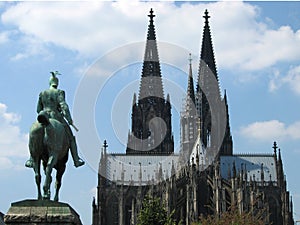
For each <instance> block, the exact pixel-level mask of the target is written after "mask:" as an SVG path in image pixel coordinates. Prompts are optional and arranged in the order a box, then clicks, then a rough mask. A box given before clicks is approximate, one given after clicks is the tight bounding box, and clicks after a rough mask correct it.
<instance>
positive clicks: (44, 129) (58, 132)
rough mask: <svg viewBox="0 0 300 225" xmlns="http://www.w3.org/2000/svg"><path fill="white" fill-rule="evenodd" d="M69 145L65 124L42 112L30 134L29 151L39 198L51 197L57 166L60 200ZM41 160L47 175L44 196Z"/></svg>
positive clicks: (57, 191) (56, 196) (56, 193)
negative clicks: (53, 170) (53, 175)
mask: <svg viewBox="0 0 300 225" xmlns="http://www.w3.org/2000/svg"><path fill="white" fill-rule="evenodd" d="M69 147H70V143H69V140H68V138H67V134H66V131H65V128H64V125H63V124H62V123H61V122H59V121H58V120H55V119H52V118H49V117H48V115H47V113H46V112H42V113H40V114H39V115H38V118H37V121H36V122H35V123H33V125H32V127H31V129H30V134H29V151H30V155H31V157H32V159H33V169H34V172H35V182H36V185H37V190H38V199H50V194H51V193H50V185H51V182H52V177H51V173H52V169H53V168H55V169H56V171H57V172H56V184H55V189H56V191H55V196H54V201H58V195H59V189H60V187H61V179H62V176H63V174H64V172H65V169H66V162H67V161H68V149H69ZM41 162H43V167H44V171H45V176H46V177H45V181H44V186H43V190H44V194H43V196H42V194H41V174H40V167H41Z"/></svg>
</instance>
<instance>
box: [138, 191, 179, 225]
mask: <svg viewBox="0 0 300 225" xmlns="http://www.w3.org/2000/svg"><path fill="white" fill-rule="evenodd" d="M173 214H174V212H173V213H171V215H168V212H167V210H166V208H165V206H164V204H163V203H162V202H161V200H160V199H159V198H152V197H150V196H146V197H145V199H144V201H143V206H142V209H141V211H140V212H139V214H138V223H137V225H176V223H175V222H174V220H173V219H172V215H173Z"/></svg>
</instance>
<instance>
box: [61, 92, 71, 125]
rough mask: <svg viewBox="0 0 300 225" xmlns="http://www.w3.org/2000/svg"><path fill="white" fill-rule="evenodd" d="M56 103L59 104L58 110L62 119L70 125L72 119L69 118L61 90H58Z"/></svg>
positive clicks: (67, 107) (63, 93) (68, 111)
mask: <svg viewBox="0 0 300 225" xmlns="http://www.w3.org/2000/svg"><path fill="white" fill-rule="evenodd" d="M58 102H59V106H60V110H61V112H62V114H63V116H64V118H65V119H66V120H67V121H68V123H69V124H72V123H73V120H72V117H71V113H70V110H69V106H68V104H67V103H66V100H65V92H64V91H62V90H59V93H58Z"/></svg>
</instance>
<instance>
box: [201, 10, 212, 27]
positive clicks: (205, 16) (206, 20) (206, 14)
mask: <svg viewBox="0 0 300 225" xmlns="http://www.w3.org/2000/svg"><path fill="white" fill-rule="evenodd" d="M204 14H205V15H204V16H203V18H204V19H205V23H206V24H208V19H209V18H210V16H209V15H208V11H207V9H205V12H204Z"/></svg>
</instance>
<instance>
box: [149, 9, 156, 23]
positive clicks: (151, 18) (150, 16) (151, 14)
mask: <svg viewBox="0 0 300 225" xmlns="http://www.w3.org/2000/svg"><path fill="white" fill-rule="evenodd" d="M153 13H154V11H153V9H152V8H151V9H150V15H148V16H149V18H150V21H151V22H152V21H153V18H154V17H155V15H154V14H153Z"/></svg>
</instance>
